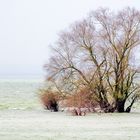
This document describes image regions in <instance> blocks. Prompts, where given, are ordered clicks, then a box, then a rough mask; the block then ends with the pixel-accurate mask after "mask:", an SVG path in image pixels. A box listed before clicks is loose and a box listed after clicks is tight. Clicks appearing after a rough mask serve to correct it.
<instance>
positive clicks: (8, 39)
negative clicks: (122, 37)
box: [0, 0, 140, 76]
mask: <svg viewBox="0 0 140 140" xmlns="http://www.w3.org/2000/svg"><path fill="white" fill-rule="evenodd" d="M126 6H130V7H135V8H137V9H140V1H139V0H117V1H115V0H0V76H2V75H15V74H16V75H23V74H43V70H42V66H43V64H44V63H45V62H46V61H47V59H48V57H49V55H50V52H49V48H48V45H49V44H50V43H53V42H55V40H56V38H57V34H58V33H59V31H61V30H63V29H65V28H67V27H68V26H69V25H70V24H71V23H73V22H74V21H76V20H78V19H81V18H82V17H85V16H86V15H87V14H88V13H89V12H90V11H91V10H95V9H97V8H98V7H109V8H111V9H112V10H119V9H122V8H123V7H126ZM137 57H138V55H137Z"/></svg>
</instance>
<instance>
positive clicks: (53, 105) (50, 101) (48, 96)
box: [40, 89, 60, 112]
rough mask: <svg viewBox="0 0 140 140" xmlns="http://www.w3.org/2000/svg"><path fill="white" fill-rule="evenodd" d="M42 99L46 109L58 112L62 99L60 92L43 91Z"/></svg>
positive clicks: (41, 92)
mask: <svg viewBox="0 0 140 140" xmlns="http://www.w3.org/2000/svg"><path fill="white" fill-rule="evenodd" d="M40 99H41V102H42V103H43V105H44V106H45V109H48V110H50V111H54V112H57V111H58V101H59V99H60V95H59V93H58V92H53V91H51V90H47V89H41V90H40Z"/></svg>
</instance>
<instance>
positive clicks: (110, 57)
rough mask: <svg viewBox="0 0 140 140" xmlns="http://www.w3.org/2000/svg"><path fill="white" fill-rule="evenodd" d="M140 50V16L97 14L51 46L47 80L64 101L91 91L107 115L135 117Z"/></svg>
mask: <svg viewBox="0 0 140 140" xmlns="http://www.w3.org/2000/svg"><path fill="white" fill-rule="evenodd" d="M139 44H140V11H138V10H135V9H131V8H125V9H123V10H121V11H119V12H117V13H113V12H111V11H110V10H109V9H99V10H96V11H93V12H91V13H90V14H89V16H88V17H87V18H85V19H84V20H82V21H79V22H76V23H74V24H73V25H72V26H70V28H69V29H68V30H66V31H64V32H61V33H60V36H59V39H58V41H57V42H56V44H54V45H53V46H51V47H52V48H53V49H52V50H53V52H52V56H51V58H50V61H49V62H48V63H47V64H46V65H45V69H46V71H47V79H48V80H50V81H51V82H52V83H53V86H55V87H56V89H57V90H58V91H59V92H60V93H61V94H62V95H64V97H65V96H66V95H68V94H74V93H75V92H77V91H79V90H81V89H82V88H86V89H88V90H89V92H90V93H92V94H93V97H94V98H92V100H95V102H98V104H99V105H100V107H101V108H102V109H103V110H105V111H106V112H110V111H113V112H114V111H117V112H125V111H126V112H130V110H131V107H132V105H133V104H134V102H135V101H136V100H137V98H138V95H139V94H138V93H139V87H138V85H137V83H136V81H135V75H136V73H137V69H136V68H135V67H133V66H132V62H133V60H132V58H133V57H132V56H133V53H134V51H133V50H134V48H136V47H139Z"/></svg>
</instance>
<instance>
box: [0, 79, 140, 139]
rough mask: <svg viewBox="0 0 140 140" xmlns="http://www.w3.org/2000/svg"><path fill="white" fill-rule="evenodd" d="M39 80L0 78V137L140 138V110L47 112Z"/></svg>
mask: <svg viewBox="0 0 140 140" xmlns="http://www.w3.org/2000/svg"><path fill="white" fill-rule="evenodd" d="M40 85H41V81H40V80H35V79H28V80H21V79H20V80H19V79H16V80H13V79H10V80H7V79H6V80H5V79H4V80H0V140H140V113H139V112H140V111H139V110H138V108H137V106H136V108H135V109H133V112H132V113H130V114H126V113H123V114H118V113H114V114H104V113H103V114H96V113H95V114H88V115H87V116H81V117H78V116H71V115H70V114H67V113H64V112H59V113H55V112H48V111H46V110H44V109H43V108H42V106H41V105H40V102H39V100H38V96H37V90H38V88H39V87H40Z"/></svg>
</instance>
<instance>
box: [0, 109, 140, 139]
mask: <svg viewBox="0 0 140 140" xmlns="http://www.w3.org/2000/svg"><path fill="white" fill-rule="evenodd" d="M139 139H140V114H139V113H131V114H92V115H91V114H89V115H87V116H85V117H77V116H70V115H68V114H65V113H54V112H52V113H50V112H46V111H44V110H34V111H33V110H32V111H31V110H30V111H28V110H26V111H21V110H3V111H0V140H139Z"/></svg>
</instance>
